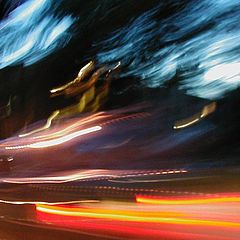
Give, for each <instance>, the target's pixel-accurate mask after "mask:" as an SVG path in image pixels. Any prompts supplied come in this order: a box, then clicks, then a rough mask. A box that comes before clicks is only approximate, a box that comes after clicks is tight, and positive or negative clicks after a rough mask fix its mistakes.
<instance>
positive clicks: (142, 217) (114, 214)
mask: <svg viewBox="0 0 240 240" xmlns="http://www.w3.org/2000/svg"><path fill="white" fill-rule="evenodd" d="M36 210H37V211H39V212H44V213H47V214H54V215H62V216H72V217H88V218H97V219H99V218H100V219H111V220H118V221H128V222H148V223H150V222H152V223H166V224H184V225H201V226H216V227H240V223H239V222H226V221H214V220H199V219H190V218H181V217H179V216H178V215H175V217H174V216H173V215H174V213H172V214H171V213H169V214H170V215H168V213H167V214H166V215H164V214H162V213H159V212H158V213H156V212H155V213H151V212H145V214H142V212H137V211H136V212H131V211H120V210H117V211H116V210H107V209H101V210H99V209H94V210H93V209H92V210H89V209H81V208H67V207H56V206H48V205H42V204H37V205H36ZM152 214H153V215H152ZM171 215H172V216H171Z"/></svg>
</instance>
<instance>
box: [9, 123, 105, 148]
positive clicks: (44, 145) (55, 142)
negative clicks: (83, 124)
mask: <svg viewBox="0 0 240 240" xmlns="http://www.w3.org/2000/svg"><path fill="white" fill-rule="evenodd" d="M101 129H102V127H100V126H95V127H91V128H87V129H83V130H80V131H77V132H74V133H70V134H68V135H66V136H63V137H59V138H57V139H52V140H47V141H41V142H36V143H32V144H28V145H21V146H9V147H5V149H6V150H14V149H23V148H47V147H53V146H57V145H60V144H63V143H66V142H68V141H71V140H72V139H74V138H77V137H79V136H82V135H86V134H88V133H92V132H96V131H99V130H101Z"/></svg>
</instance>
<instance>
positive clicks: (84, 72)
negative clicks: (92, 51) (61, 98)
mask: <svg viewBox="0 0 240 240" xmlns="http://www.w3.org/2000/svg"><path fill="white" fill-rule="evenodd" d="M93 67H94V62H93V61H90V62H89V63H88V64H86V65H85V66H84V67H83V68H81V69H80V71H79V73H78V76H77V78H75V79H74V80H73V81H71V82H69V83H66V84H64V85H62V86H60V87H57V88H54V89H51V90H50V93H52V94H53V93H57V92H61V91H63V90H65V89H67V88H68V87H70V86H71V85H73V84H74V83H77V82H80V81H81V80H82V79H83V78H84V77H85V76H86V75H87V74H88V73H89V72H90V71H92V69H93Z"/></svg>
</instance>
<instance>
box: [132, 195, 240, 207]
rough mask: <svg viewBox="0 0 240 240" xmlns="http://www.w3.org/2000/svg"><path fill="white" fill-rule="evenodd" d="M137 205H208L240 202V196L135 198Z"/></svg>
mask: <svg viewBox="0 0 240 240" xmlns="http://www.w3.org/2000/svg"><path fill="white" fill-rule="evenodd" d="M136 202H137V203H146V204H162V205H184V204H210V203H226V202H240V195H229V196H220V197H206V198H192V199H189V198H188V199H182V198H181V199H166V198H158V197H152V196H136Z"/></svg>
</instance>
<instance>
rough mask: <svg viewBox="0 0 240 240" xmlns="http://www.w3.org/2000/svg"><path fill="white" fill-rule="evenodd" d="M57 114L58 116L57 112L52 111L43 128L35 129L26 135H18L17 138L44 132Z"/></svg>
mask: <svg viewBox="0 0 240 240" xmlns="http://www.w3.org/2000/svg"><path fill="white" fill-rule="evenodd" d="M58 114H59V110H57V111H54V112H53V113H52V115H51V116H50V117H49V118H48V119H47V122H46V124H45V125H44V126H43V127H41V128H38V129H35V130H33V131H31V132H28V133H23V134H19V135H18V136H19V137H26V136H29V135H31V134H34V133H37V132H40V131H43V130H46V129H48V128H50V126H51V124H52V121H53V119H54V118H56V117H57V115H58Z"/></svg>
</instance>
